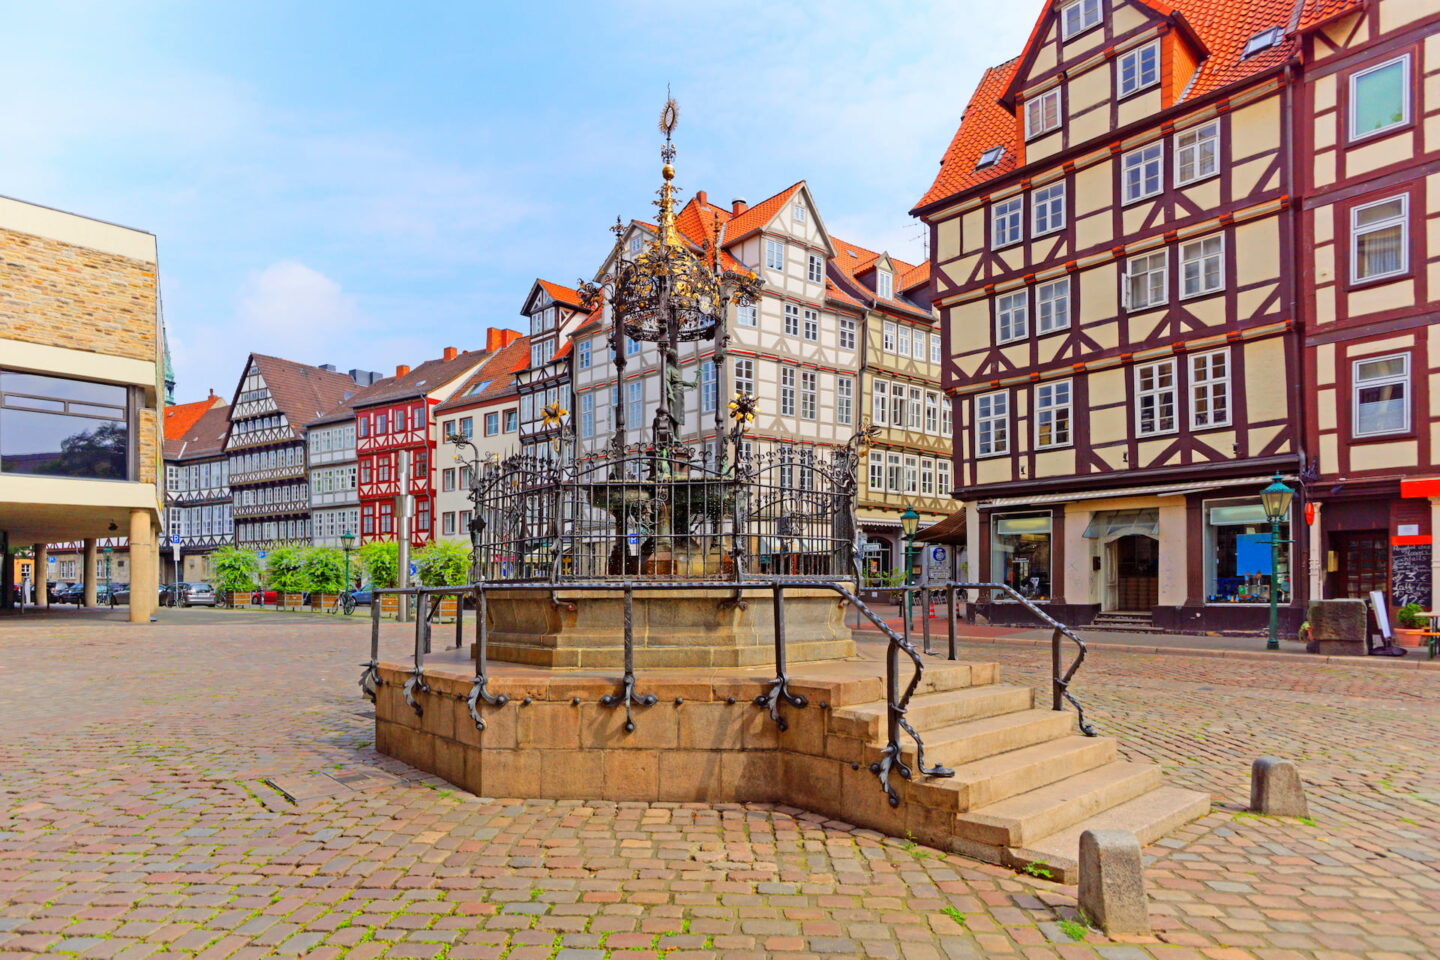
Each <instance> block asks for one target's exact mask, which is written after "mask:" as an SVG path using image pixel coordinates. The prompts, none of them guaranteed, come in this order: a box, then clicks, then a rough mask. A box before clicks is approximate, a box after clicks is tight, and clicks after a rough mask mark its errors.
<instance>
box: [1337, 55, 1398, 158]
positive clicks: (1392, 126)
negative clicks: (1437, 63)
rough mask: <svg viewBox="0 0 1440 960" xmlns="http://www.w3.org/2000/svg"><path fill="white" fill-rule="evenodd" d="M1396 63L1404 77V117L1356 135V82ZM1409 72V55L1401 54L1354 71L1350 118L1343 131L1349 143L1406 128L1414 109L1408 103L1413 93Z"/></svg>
mask: <svg viewBox="0 0 1440 960" xmlns="http://www.w3.org/2000/svg"><path fill="white" fill-rule="evenodd" d="M1396 63H1399V64H1401V65H1402V67H1401V72H1402V73H1403V75H1404V79H1403V81H1402V82H1401V84H1400V90H1401V91H1402V92H1403V94H1404V99H1403V101H1402V102H1403V104H1404V108H1405V109H1404V111H1403V113H1404V116H1403V117H1401V118H1400V119H1399V120H1396V121H1395V122H1394V123H1388V124H1386V125H1385V126H1383V127H1376V128H1375V129H1374V130H1367V131H1365V132H1364V133H1357V132H1356V131H1355V86H1356V84H1357V82H1358V81H1359V80H1360V79H1361V78H1362V77H1364V76H1366V75H1367V74H1371V73H1377V72H1379V71H1381V70H1384V69H1385V68H1386V67H1390V66H1394V65H1395V64H1396ZM1410 70H1411V66H1410V54H1408V53H1402V54H1401V55H1400V56H1398V57H1391V58H1390V59H1389V60H1386V61H1385V62H1384V63H1377V64H1375V66H1373V67H1366V68H1365V69H1364V70H1356V71H1355V72H1354V73H1352V74H1351V75H1350V111H1349V112H1350V116H1349V117H1347V118H1346V120H1345V129H1346V131H1347V132H1348V133H1349V134H1350V141H1351V142H1352V143H1353V142H1354V141H1356V140H1369V139H1370V138H1371V137H1381V136H1384V135H1385V134H1387V133H1389V132H1390V131H1391V130H1397V129H1399V128H1400V127H1403V126H1406V125H1407V124H1409V123H1410V118H1411V113H1412V111H1413V109H1414V105H1413V104H1411V102H1410V99H1411V96H1412V93H1413V92H1412V91H1411V89H1410V82H1411V81H1410Z"/></svg>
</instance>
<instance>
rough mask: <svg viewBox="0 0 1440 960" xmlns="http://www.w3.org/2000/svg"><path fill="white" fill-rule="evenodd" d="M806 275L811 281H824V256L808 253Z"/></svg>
mask: <svg viewBox="0 0 1440 960" xmlns="http://www.w3.org/2000/svg"><path fill="white" fill-rule="evenodd" d="M807 276H808V277H809V278H810V282H811V283H824V282H825V258H824V257H821V256H819V255H817V254H813V253H812V254H810V263H809V269H808V273H807Z"/></svg>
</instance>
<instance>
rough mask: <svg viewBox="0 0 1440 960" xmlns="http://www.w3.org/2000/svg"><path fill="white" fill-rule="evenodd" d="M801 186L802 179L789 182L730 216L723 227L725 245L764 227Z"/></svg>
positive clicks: (802, 183) (736, 241) (738, 240)
mask: <svg viewBox="0 0 1440 960" xmlns="http://www.w3.org/2000/svg"><path fill="white" fill-rule="evenodd" d="M803 186H805V181H804V180H801V181H799V182H797V183H794V184H791V185H790V186H788V187H786V188H785V189H784V190H781V191H780V192H779V193H777V194H775V196H773V197H770V198H768V199H765V200H761V201H760V202H759V203H757V204H755V206H753V207H750V208H749V209H747V210H744V211H742V212H741V213H740V214H738V215H737V216H735V217H733V218H731V220H730V223H729V225H728V226H727V227H726V228H725V244H726V246H729V245H730V244H732V243H738V242H740V241H741V240H743V239H745V238H746V237H748V236H750V234H752V233H754V232H755V231H757V230H759V229H760V228H762V227H764V226H765V224H767V223H769V222H770V220H771V218H773V217H774V216H775V214H777V213H779V212H780V208H781V207H783V206H784V205H785V204H786V202H787V201H788V200H789V199H790V198H791V197H793V196H795V194H796V192H797V191H798V190H799V189H800V188H801V187H803Z"/></svg>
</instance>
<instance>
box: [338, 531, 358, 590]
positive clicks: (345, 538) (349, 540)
mask: <svg viewBox="0 0 1440 960" xmlns="http://www.w3.org/2000/svg"><path fill="white" fill-rule="evenodd" d="M340 549H341V550H343V551H345V592H346V593H349V592H350V590H351V585H350V551H351V550H354V549H355V534H353V533H351V532H350V531H349V530H346V531H345V532H344V533H342V534H340Z"/></svg>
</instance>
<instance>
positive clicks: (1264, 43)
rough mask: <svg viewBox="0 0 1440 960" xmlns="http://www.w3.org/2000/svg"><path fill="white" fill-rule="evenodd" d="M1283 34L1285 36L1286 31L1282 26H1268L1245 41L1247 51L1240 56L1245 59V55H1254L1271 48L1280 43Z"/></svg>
mask: <svg viewBox="0 0 1440 960" xmlns="http://www.w3.org/2000/svg"><path fill="white" fill-rule="evenodd" d="M1283 36H1285V31H1284V30H1283V29H1282V28H1280V27H1267V28H1266V29H1264V30H1261V31H1260V32H1259V33H1257V34H1255V36H1253V37H1251V38H1250V39H1249V40H1246V41H1245V52H1244V53H1242V54H1241V55H1240V58H1241V59H1242V60H1243V59H1244V58H1245V57H1253V56H1254V55H1255V54H1257V53H1259V52H1260V51H1261V50H1269V49H1270V48H1271V47H1273V46H1275V45H1276V44H1277V43H1279V42H1280V38H1281V37H1283Z"/></svg>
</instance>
